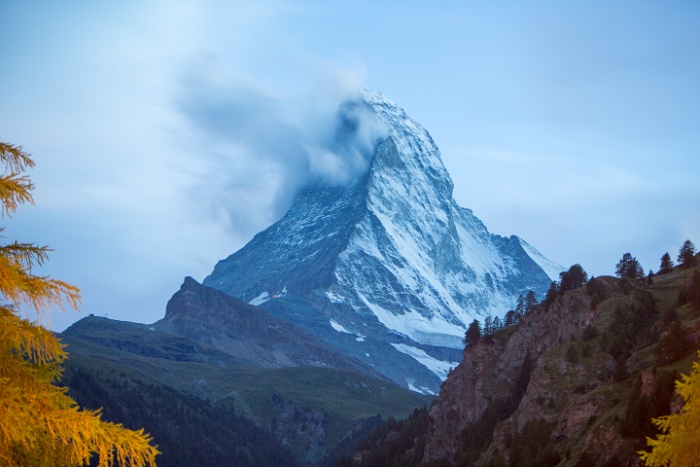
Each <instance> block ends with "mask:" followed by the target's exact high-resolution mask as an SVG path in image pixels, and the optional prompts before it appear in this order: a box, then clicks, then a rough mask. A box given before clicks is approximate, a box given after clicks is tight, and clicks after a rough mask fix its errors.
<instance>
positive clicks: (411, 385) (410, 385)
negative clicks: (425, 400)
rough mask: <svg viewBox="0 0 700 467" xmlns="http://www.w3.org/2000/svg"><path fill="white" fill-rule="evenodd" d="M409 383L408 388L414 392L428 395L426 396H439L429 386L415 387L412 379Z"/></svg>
mask: <svg viewBox="0 0 700 467" xmlns="http://www.w3.org/2000/svg"><path fill="white" fill-rule="evenodd" d="M407 383H408V389H409V390H411V391H413V392H417V393H418V394H423V395H426V396H437V394H435V393H434V392H433V391H431V390H430V389H428V388H417V387H415V386H414V385H413V382H412V381H409V382H407Z"/></svg>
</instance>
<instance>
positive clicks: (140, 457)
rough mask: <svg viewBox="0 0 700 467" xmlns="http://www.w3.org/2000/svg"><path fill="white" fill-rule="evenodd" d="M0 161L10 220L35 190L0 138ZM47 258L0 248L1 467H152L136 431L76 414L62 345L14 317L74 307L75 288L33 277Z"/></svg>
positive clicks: (1, 205)
mask: <svg viewBox="0 0 700 467" xmlns="http://www.w3.org/2000/svg"><path fill="white" fill-rule="evenodd" d="M0 163H2V164H3V165H4V167H5V171H4V173H3V174H2V175H1V176H0V211H1V212H2V215H3V216H4V217H7V218H9V217H11V216H12V214H14V212H15V211H16V209H17V207H18V206H19V205H21V204H23V203H32V204H33V198H32V194H31V191H32V190H33V188H34V185H33V183H32V182H31V180H30V178H29V177H28V176H27V175H24V174H23V172H24V171H25V170H26V169H27V168H30V167H33V166H34V161H33V160H32V159H31V157H30V156H29V155H28V154H27V153H25V152H24V151H22V148H21V147H18V146H14V145H11V144H8V143H5V142H3V141H1V140H0ZM1 230H2V229H1V228H0V231H1ZM48 252H49V249H48V248H47V247H45V246H37V245H36V244H33V243H19V242H16V241H15V242H12V243H9V244H6V245H0V464H2V465H13V466H14V465H16V466H20V465H21V466H46V465H52V466H81V465H87V464H88V463H89V462H90V461H91V458H92V457H93V456H94V455H97V456H98V457H99V464H98V465H99V467H112V466H122V467H125V466H130V467H143V466H147V465H150V466H155V465H156V463H155V457H156V455H157V454H158V450H157V449H156V447H154V446H153V445H151V441H152V440H151V438H150V437H149V436H148V435H146V434H144V432H143V429H141V430H138V431H134V430H128V429H126V428H124V427H123V426H122V425H121V424H116V423H110V422H106V421H103V420H101V418H100V411H99V410H96V411H91V410H81V409H80V408H79V407H78V405H77V403H76V402H75V401H74V400H73V399H71V398H70V397H69V396H68V395H67V394H66V391H67V388H63V387H59V386H57V385H56V384H55V383H57V382H58V380H59V379H60V377H61V374H62V362H64V361H65V359H66V358H67V354H66V352H65V350H64V348H63V345H62V344H61V343H60V342H59V341H58V340H57V338H56V337H55V336H54V335H53V333H51V332H50V331H48V330H47V329H45V328H44V327H43V326H41V324H40V323H39V318H37V319H36V320H35V321H33V322H32V321H29V320H28V319H26V318H23V317H21V314H20V310H21V309H25V310H26V309H34V310H35V311H36V313H37V316H38V317H40V318H41V317H43V318H45V317H46V315H47V313H49V311H50V310H51V309H53V308H54V307H58V308H66V307H68V308H73V309H77V306H78V304H79V300H80V294H79V290H78V289H77V288H76V287H74V286H72V285H69V284H67V283H65V282H62V281H59V280H55V279H52V278H50V277H45V276H39V275H36V274H34V272H33V270H32V269H33V267H35V266H41V265H42V264H43V263H44V262H45V261H46V260H47V259H48Z"/></svg>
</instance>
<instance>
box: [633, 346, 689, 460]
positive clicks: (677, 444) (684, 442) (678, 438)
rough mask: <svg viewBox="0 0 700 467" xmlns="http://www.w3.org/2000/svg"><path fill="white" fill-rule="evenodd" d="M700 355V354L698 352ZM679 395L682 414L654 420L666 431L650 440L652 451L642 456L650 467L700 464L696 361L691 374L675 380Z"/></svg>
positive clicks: (642, 452)
mask: <svg viewBox="0 0 700 467" xmlns="http://www.w3.org/2000/svg"><path fill="white" fill-rule="evenodd" d="M698 356H700V352H698ZM676 392H678V394H680V396H681V397H682V398H683V400H684V401H685V405H684V407H683V409H682V410H681V412H680V413H676V414H671V415H667V416H662V417H658V418H654V419H653V420H652V421H653V422H654V424H655V425H656V426H657V427H659V429H660V430H661V431H662V432H663V434H660V435H659V436H658V437H657V438H656V439H651V438H647V444H648V446H649V447H650V448H652V449H651V452H646V451H640V452H639V455H640V457H641V459H642V461H644V463H645V464H646V465H647V466H649V467H652V466H653V467H656V466H659V467H661V466H666V465H672V466H674V467H685V466H688V467H691V466H692V467H694V466H698V465H700V436H698V433H700V363H699V362H694V363H693V369H692V371H691V372H690V374H689V375H683V376H681V379H680V380H679V381H676Z"/></svg>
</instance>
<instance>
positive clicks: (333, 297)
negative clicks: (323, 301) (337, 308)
mask: <svg viewBox="0 0 700 467" xmlns="http://www.w3.org/2000/svg"><path fill="white" fill-rule="evenodd" d="M326 297H328V300H330V301H331V303H343V302H344V301H345V298H344V297H342V296H340V295H338V294H337V293H335V292H333V291H330V290H328V291H326Z"/></svg>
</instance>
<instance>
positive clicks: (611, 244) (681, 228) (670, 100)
mask: <svg viewBox="0 0 700 467" xmlns="http://www.w3.org/2000/svg"><path fill="white" fill-rule="evenodd" d="M0 18H2V21H3V28H2V29H1V30H0V44H1V45H0V129H1V132H0V138H2V139H3V140H5V141H8V142H12V143H14V144H20V145H22V146H23V147H24V149H25V150H27V151H28V152H30V153H31V154H33V156H34V158H35V160H36V162H37V167H36V168H35V169H34V170H33V171H32V172H31V176H32V178H33V179H34V181H35V182H36V185H37V188H36V191H35V201H36V206H35V207H29V206H28V207H23V208H21V209H20V211H19V212H18V213H17V214H16V215H15V216H14V217H13V218H12V219H5V220H4V225H5V226H6V230H5V232H4V235H5V237H7V238H8V239H15V238H17V239H19V240H22V241H34V242H37V243H41V244H49V245H50V246H51V247H52V248H53V249H54V250H55V251H54V252H53V254H52V256H51V261H50V263H49V264H48V265H47V266H46V267H45V268H44V269H43V270H42V272H43V273H45V274H50V275H51V276H53V277H55V278H58V279H62V280H65V281H68V282H71V283H73V284H75V285H78V286H79V287H80V288H81V289H82V292H83V306H82V314H77V313H74V312H68V313H65V314H54V315H53V316H52V322H51V326H52V327H53V328H54V329H59V330H60V329H63V328H65V327H66V326H67V325H68V324H70V323H71V322H73V321H75V320H77V319H79V318H80V317H81V316H84V315H85V314H88V313H94V314H97V315H108V316H109V317H111V318H115V319H124V320H134V321H140V322H153V321H155V320H157V319H159V318H161V317H162V316H163V314H164V310H165V304H166V302H167V300H168V298H169V297H170V296H171V295H172V294H173V293H174V292H175V291H176V290H177V289H178V288H179V285H180V283H181V282H182V279H183V277H184V276H185V275H191V276H193V277H195V278H196V279H198V280H201V279H203V278H204V277H205V276H206V275H207V274H208V273H209V272H210V271H211V270H212V269H213V266H214V264H215V263H216V261H218V260H219V259H222V258H224V257H226V256H228V255H229V254H231V253H233V252H234V251H235V250H236V249H238V248H240V247H241V246H242V245H243V244H244V243H245V242H246V241H247V240H249V239H250V238H251V237H252V235H254V234H255V233H256V232H258V231H260V230H262V229H263V228H265V227H267V226H268V225H270V224H271V223H272V222H274V220H275V219H276V218H277V217H278V216H279V215H280V214H281V212H282V211H283V207H284V205H285V199H286V198H287V197H288V190H287V191H285V183H287V181H288V177H289V176H288V174H289V172H290V169H289V167H288V166H285V161H284V159H282V158H281V156H280V157H260V153H257V152H256V151H257V150H258V149H261V148H262V149H265V150H266V151H272V150H273V146H271V145H269V144H267V145H264V146H260V144H261V141H267V142H270V141H285V142H290V143H292V142H293V141H294V139H295V138H300V139H301V140H302V141H308V140H309V138H310V139H313V138H314V134H315V133H314V132H316V131H318V128H319V126H322V125H323V124H324V116H326V115H328V114H329V112H330V111H332V109H333V108H334V106H336V105H337V103H338V102H339V100H340V99H341V98H342V96H343V95H345V94H346V93H348V92H349V91H351V90H353V89H357V88H361V87H368V88H371V89H376V90H380V91H382V92H383V93H385V94H386V95H388V96H389V97H390V98H391V99H393V100H394V101H395V102H396V103H397V104H399V105H400V106H402V107H403V108H404V109H405V110H406V111H407V112H408V114H409V115H411V116H412V117H413V118H414V119H415V120H416V121H418V122H419V123H421V124H422V125H423V126H424V127H425V128H426V129H427V130H428V131H429V132H430V133H431V135H432V136H433V139H434V140H435V142H436V143H437V145H438V146H439V147H440V149H441V152H442V155H443V161H444V163H445V165H446V167H447V169H448V170H449V172H450V174H451V176H452V178H453V181H454V183H455V192H454V196H455V198H456V200H457V201H458V202H459V203H460V204H461V205H462V206H465V207H468V208H471V209H472V210H473V211H474V213H475V214H476V215H477V216H478V217H480V218H481V219H482V220H483V221H484V223H485V225H486V226H487V227H488V228H489V230H490V231H492V232H494V233H497V234H501V235H510V234H516V235H519V236H521V237H523V238H524V239H525V240H527V241H528V242H529V243H531V244H532V245H534V246H535V247H537V248H538V249H539V250H540V251H541V252H542V253H544V254H545V255H546V256H548V257H549V258H551V259H553V260H555V261H558V262H559V263H561V264H563V265H566V266H568V265H570V264H573V263H576V262H578V263H580V264H582V265H583V267H584V268H585V269H586V270H587V271H588V272H589V274H593V275H602V274H612V273H613V271H614V266H615V263H616V262H617V261H618V260H619V258H620V257H621V256H622V254H623V253H625V252H630V253H632V255H634V256H636V257H637V259H638V260H639V261H640V262H641V264H642V266H643V267H644V268H645V270H648V269H652V268H653V269H655V270H656V269H658V266H659V259H660V257H661V255H662V254H663V253H664V252H666V251H669V253H670V254H671V256H672V257H674V258H675V256H676V254H677V252H678V248H679V247H680V245H681V244H682V243H683V241H684V240H685V239H687V238H689V239H691V240H692V241H694V242H696V244H698V245H699V246H700V209H698V206H700V189H698V179H699V176H700V141H699V137H698V135H700V110H699V109H700V84H699V83H700V60H698V57H700V29H698V28H697V24H698V23H699V21H700V4H699V3H697V2H694V1H676V2H645V1H634V2H632V1H618V2H603V1H593V2H585V3H584V2H576V4H574V2H554V1H552V2H546V1H535V2H527V4H525V2H499V1H494V2H449V1H448V2H434V3H432V4H429V3H427V2H414V1H404V2H369V1H367V2H364V1H357V2H329V1H326V2H321V1H318V2H314V1H299V2H282V1H279V2H274V1H258V2H236V1H173V2H155V1H135V0H133V1H122V2H89V1H66V2H52V1H32V2H22V1H19V0H3V1H2V2H0ZM218 102H221V103H224V104H226V103H237V105H239V107H240V108H243V109H248V113H247V114H244V115H242V116H240V119H241V120H240V121H249V122H255V123H256V125H254V128H255V131H254V132H253V131H252V130H250V131H248V132H243V130H242V129H240V128H238V129H233V128H232V131H231V134H230V135H229V136H228V137H216V136H215V135H213V133H212V132H211V125H206V124H205V123H204V122H203V121H202V120H201V118H199V117H198V114H197V112H196V109H197V106H198V105H200V104H201V103H207V104H208V105H213V104H215V103H218ZM290 121H292V122H293V123H294V125H293V127H294V128H295V130H294V131H288V130H289V128H290V125H288V123H289V122H290ZM230 123H231V122H229V124H230ZM231 135H234V136H235V135H240V138H241V141H240V142H238V141H237V140H236V138H235V137H234V136H231ZM299 144H301V143H299ZM280 187H282V188H280ZM287 202H288V200H287Z"/></svg>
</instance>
